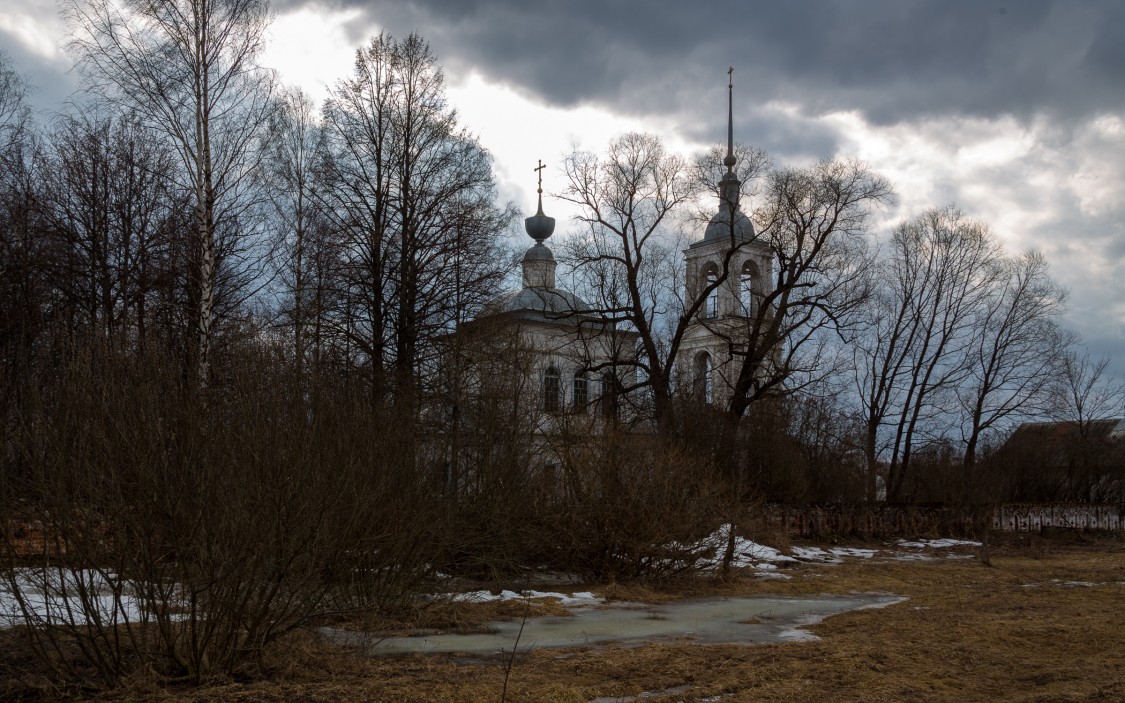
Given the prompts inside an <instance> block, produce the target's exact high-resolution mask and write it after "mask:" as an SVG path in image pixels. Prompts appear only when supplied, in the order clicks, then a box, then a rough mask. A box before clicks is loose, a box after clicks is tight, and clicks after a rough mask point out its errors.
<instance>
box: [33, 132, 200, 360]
mask: <svg viewBox="0 0 1125 703" xmlns="http://www.w3.org/2000/svg"><path fill="white" fill-rule="evenodd" d="M51 137H52V138H51V140H50V142H49V143H48V144H46V145H45V146H44V149H43V151H42V152H41V154H40V156H39V166H38V170H39V172H40V174H41V175H40V181H41V185H40V189H39V197H38V201H39V208H40V212H41V217H42V223H41V228H42V230H43V232H44V234H45V235H46V239H47V247H48V250H49V251H48V257H47V260H46V261H45V262H44V263H45V267H44V268H45V269H46V272H47V275H48V278H49V281H50V283H51V285H52V287H53V289H54V290H55V291H56V294H57V296H58V300H59V301H60V305H59V308H60V309H59V310H58V311H57V312H56V315H59V316H60V317H62V316H63V315H65V317H66V319H65V320H59V322H60V323H61V324H63V325H65V327H66V328H67V329H68V330H69V331H70V332H71V333H72V334H73V333H74V332H77V331H89V332H94V333H96V334H97V335H99V336H103V337H105V338H106V339H112V340H114V341H116V342H119V343H123V344H125V345H134V344H135V345H136V346H138V347H141V348H143V346H144V344H145V341H146V338H147V336H148V334H149V327H150V326H151V322H152V319H151V318H152V315H153V312H154V308H156V307H157V306H158V305H159V304H160V303H159V301H160V300H161V299H167V297H168V296H169V295H170V291H161V290H160V289H161V288H165V287H167V286H170V285H173V284H174V281H175V277H174V276H170V275H168V273H169V272H168V268H169V265H170V251H171V248H172V246H173V240H174V239H175V237H176V236H178V234H179V228H178V226H177V222H178V221H179V220H180V219H182V218H183V216H184V214H185V213H186V211H187V206H186V203H185V202H184V200H183V199H182V198H179V197H177V196H176V195H175V194H174V193H173V189H171V188H169V185H170V181H171V174H172V172H173V156H172V154H171V153H169V151H168V150H166V149H164V148H162V146H161V145H159V144H157V143H155V142H154V141H153V139H152V133H151V132H150V131H148V130H146V129H144V128H142V127H141V126H140V125H139V124H138V123H137V122H136V121H135V120H133V119H131V118H129V117H128V116H121V117H117V118H113V117H105V116H102V115H99V114H96V113H93V112H91V113H88V114H85V115H80V116H72V117H64V118H61V119H60V120H59V124H58V126H57V128H56V129H55V130H54V132H53V133H52V135H51Z"/></svg>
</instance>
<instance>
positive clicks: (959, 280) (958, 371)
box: [853, 207, 1003, 499]
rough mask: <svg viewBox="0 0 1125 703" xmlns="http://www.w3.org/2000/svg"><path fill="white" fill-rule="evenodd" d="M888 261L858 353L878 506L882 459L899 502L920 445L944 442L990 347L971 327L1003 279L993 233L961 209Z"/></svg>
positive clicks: (917, 234)
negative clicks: (973, 366)
mask: <svg viewBox="0 0 1125 703" xmlns="http://www.w3.org/2000/svg"><path fill="white" fill-rule="evenodd" d="M886 256H887V257H888V258H887V259H886V260H884V262H883V264H882V266H881V268H880V269H879V273H878V276H879V280H880V287H879V290H878V293H877V295H876V297H875V302H876V304H875V305H874V306H872V308H871V309H870V311H869V312H868V313H867V317H868V319H867V322H866V328H865V330H864V332H863V334H861V335H860V336H859V337H858V338H857V339H856V343H855V345H854V347H853V349H854V360H855V369H856V372H855V377H854V378H855V382H856V389H857V391H858V392H859V395H860V397H861V398H862V403H863V417H864V423H865V425H866V430H867V431H866V440H865V442H866V446H865V454H866V463H867V472H868V486H867V492H868V498H869V499H874V497H875V474H876V467H877V462H878V461H879V460H880V457H882V456H884V455H885V454H886V455H888V456H887V464H888V466H889V469H888V475H887V495H888V497H889V498H891V499H898V498H901V497H902V490H903V481H904V477H905V476H906V475H907V474H908V472H909V469H910V458H911V453H912V450H913V448H914V446H915V444H916V443H917V442H918V441H920V440H925V441H931V440H936V439H940V438H941V436H940V435H941V434H942V432H944V429H943V427H944V426H945V424H947V423H948V420H949V413H950V412H953V411H954V409H955V408H956V406H957V401H958V395H957V393H958V392H959V391H960V390H961V389H962V385H963V384H964V383H966V381H967V379H968V378H969V377H970V375H971V373H973V372H971V371H970V368H969V366H970V364H969V360H970V359H971V355H972V350H973V346H974V343H979V344H982V345H985V346H987V345H988V343H989V342H987V341H985V340H984V339H983V338H982V337H981V336H980V335H977V334H975V330H976V328H975V327H974V325H973V324H971V322H972V321H973V320H974V319H976V318H978V317H980V318H983V317H984V316H985V315H986V308H987V306H988V305H989V304H990V296H991V295H993V293H994V292H995V291H996V290H998V288H997V286H998V283H997V282H998V281H999V280H1000V273H1001V272H1002V271H1003V267H1002V266H1001V263H1002V258H1001V251H1000V247H999V245H998V244H997V242H996V241H995V239H994V238H993V236H992V234H991V232H990V231H989V230H988V228H987V227H986V226H985V225H984V224H982V223H979V222H976V221H973V220H970V219H968V218H966V217H965V216H964V215H963V214H962V213H961V212H960V211H959V210H957V209H956V208H954V207H947V208H943V209H940V210H930V211H928V212H925V213H923V214H922V215H920V216H918V217H916V218H914V219H912V220H909V221H907V222H905V223H903V224H901V225H899V227H898V228H897V229H896V230H895V232H894V235H893V236H892V238H891V242H890V247H889V253H888V254H886ZM997 371H998V369H996V368H994V369H993V375H995V373H996V372H997ZM980 373H986V372H985V371H980ZM993 382H995V378H993ZM999 392H1000V391H999V389H997V388H992V389H991V390H989V391H988V393H986V395H985V398H984V400H983V401H982V415H981V418H982V422H983V418H984V416H985V413H984V407H985V406H986V405H988V404H989V403H991V402H993V401H994V400H996V395H997V394H998V393H999ZM997 419H998V418H997ZM884 429H888V430H889V432H890V435H889V436H886V435H885V434H884Z"/></svg>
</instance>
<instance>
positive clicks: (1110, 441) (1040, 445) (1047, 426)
mask: <svg viewBox="0 0 1125 703" xmlns="http://www.w3.org/2000/svg"><path fill="white" fill-rule="evenodd" d="M1082 446H1084V447H1085V448H1086V450H1089V449H1090V448H1096V451H1098V452H1102V451H1107V450H1108V451H1110V452H1112V453H1113V454H1114V455H1116V454H1117V452H1116V450H1117V449H1121V448H1125V418H1109V419H1104V420H1091V421H1090V422H1087V423H1085V424H1084V425H1081V424H1079V423H1077V422H1072V421H1064V422H1025V423H1023V424H1022V425H1020V426H1019V427H1017V428H1016V431H1015V432H1013V433H1012V436H1011V437H1009V438H1008V441H1007V442H1005V443H1004V446H1003V448H1002V450H1001V451H1005V452H1021V453H1027V452H1033V453H1035V454H1037V455H1039V456H1040V457H1042V458H1044V459H1046V460H1047V462H1048V464H1050V465H1055V466H1063V465H1065V464H1067V463H1068V455H1069V454H1070V452H1071V451H1073V450H1074V449H1075V448H1078V447H1082ZM1103 456H1109V455H1103Z"/></svg>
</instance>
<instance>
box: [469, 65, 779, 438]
mask: <svg viewBox="0 0 1125 703" xmlns="http://www.w3.org/2000/svg"><path fill="white" fill-rule="evenodd" d="M730 88H731V87H730V86H729V85H728V91H729V90H730ZM723 164H724V165H725V166H726V168H727V171H726V174H725V175H724V176H723V178H722V180H721V181H720V184H719V188H718V190H719V192H718V196H719V207H718V209H717V211H716V213H715V214H714V216H713V217H712V218H711V220H710V222H709V223H708V224H707V227H706V229H705V231H704V234H703V238H702V239H700V240H699V241H697V242H694V243H693V244H691V245H690V246H689V247H688V248H687V249H686V250H685V251H684V266H685V272H684V274H685V275H684V281H685V285H686V288H687V290H685V291H683V292H684V293H685V296H684V299H685V300H687V301H701V305H699V307H698V310H697V312H696V313H695V315H694V316H693V317H692V319H691V320H690V322H689V325H688V327H687V328H686V330H685V333H684V336H683V338H682V341H681V346H680V351H679V355H678V357H677V359H678V362H677V374H676V377H677V383H678V384H679V385H680V388H679V390H680V391H681V392H690V393H692V394H693V395H694V396H695V398H696V399H698V400H701V401H703V402H705V403H707V404H710V405H714V406H716V407H721V406H723V405H725V404H726V402H727V401H728V400H729V399H730V396H731V393H732V389H733V387H734V383H735V381H736V380H737V373H738V370H739V367H740V366H741V363H740V361H741V358H740V354H739V352H740V344H739V340H742V339H746V338H747V334H748V326H749V325H752V324H753V323H754V322H753V321H754V319H755V318H756V317H757V316H758V313H759V311H760V306H762V305H763V304H765V302H764V301H765V299H766V297H767V293H768V291H769V290H770V281H771V278H772V274H773V271H772V265H771V264H772V254H771V250H770V248H769V246H768V244H766V243H764V242H763V241H762V240H761V239H760V238H759V237H757V235H756V232H755V230H754V225H753V223H752V222H751V221H750V218H749V217H747V216H746V214H745V213H743V211H742V209H741V207H740V202H739V201H740V191H741V183H740V182H739V180H738V177H737V176H736V174H735V172H734V166H735V165H736V164H737V161H736V158H735V156H734V143H733V96H732V95H730V94H729V93H728V129H727V154H726V158H724V160H723ZM542 168H543V166H542V164H541V163H540V165H539V168H538V169H536V170H538V171H540V173H541V171H542ZM538 193H539V197H538V209H537V211H536V214H535V215H533V216H531V217H528V218H527V219H526V220H525V222H524V226H525V229H526V231H527V234H528V236H530V237H531V239H532V240H534V244H533V245H532V246H531V247H529V248H528V249H527V251H526V252H525V253H524V256H523V260H522V268H523V277H522V287H521V288H520V289H519V290H516V291H512V292H509V293H506V294H503V295H501V296H500V297H498V298H496V299H495V300H493V301H491V302H490V303H488V304H487V305H486V306H485V307H484V308H483V309H482V311H481V313H480V314H479V315H478V316H477V318H476V319H475V320H474V321H473V323H471V324H470V325H469V327H472V328H474V329H477V330H485V329H487V330H488V333H489V334H501V335H503V333H504V332H507V333H508V334H509V335H511V336H512V337H511V338H512V340H513V343H514V345H515V346H514V347H513V350H514V351H513V352H512V353H513V355H517V356H519V357H520V359H521V362H522V364H523V366H522V371H521V373H522V374H524V375H525V376H526V377H528V381H529V383H528V384H527V386H528V388H526V389H525V390H527V391H528V395H529V397H532V398H533V401H532V403H531V405H534V406H535V409H536V410H537V411H538V412H539V415H540V420H539V427H540V430H541V431H544V432H550V431H552V430H553V429H555V428H556V427H557V426H558V424H559V420H558V418H560V417H562V416H574V415H589V416H591V417H602V418H606V417H618V418H620V417H621V413H622V412H623V404H622V403H621V402H620V400H621V394H622V392H623V390H624V389H627V388H629V387H630V386H633V385H635V383H634V381H635V380H636V378H637V377H636V373H637V372H636V364H635V361H636V354H637V341H638V338H637V334H636V333H635V332H633V331H630V330H628V329H623V328H622V327H621V326H620V325H617V324H614V323H608V322H606V321H604V319H603V318H602V317H601V315H600V313H599V311H596V310H592V309H591V308H590V306H588V305H587V304H586V302H585V301H583V300H582V299H581V298H580V297H578V296H577V295H575V294H574V293H572V292H570V291H567V290H565V289H563V288H560V287H559V286H558V285H557V281H556V267H557V264H556V261H555V258H554V254H553V253H552V252H551V249H550V248H549V247H548V246H547V244H546V242H547V240H548V239H549V238H550V237H551V235H552V234H553V232H554V228H555V220H554V218H552V217H548V216H547V215H546V214H544V212H543V188H542V176H540V181H539V190H538ZM625 412H627V411H625Z"/></svg>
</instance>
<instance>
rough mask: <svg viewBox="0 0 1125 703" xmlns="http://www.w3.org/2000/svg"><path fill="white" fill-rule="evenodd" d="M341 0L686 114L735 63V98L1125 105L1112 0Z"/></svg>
mask: <svg viewBox="0 0 1125 703" xmlns="http://www.w3.org/2000/svg"><path fill="white" fill-rule="evenodd" d="M292 1H293V0H290V2H292ZM344 4H348V5H351V6H356V7H362V8H364V9H365V10H366V11H367V15H368V19H370V20H372V21H374V22H376V23H378V24H379V25H380V26H383V27H386V28H387V29H388V30H389V31H391V32H392V33H394V34H404V33H407V32H409V31H412V30H418V31H420V32H421V33H422V34H423V35H424V36H425V37H426V38H428V39H429V40H430V41H431V43H432V44H433V45H434V47H435V49H436V50H437V51H438V53H439V54H440V55H441V60H442V61H443V62H444V63H445V64H446V66H448V67H449V68H451V69H453V70H454V71H457V70H458V69H459V68H460V67H465V66H472V67H473V68H474V69H476V70H478V71H481V72H483V73H484V74H485V75H486V76H488V77H490V78H492V79H494V80H500V81H503V82H505V83H508V84H510V85H513V86H515V87H517V88H519V89H522V90H525V91H527V92H530V93H532V94H534V95H536V96H539V97H540V98H541V99H544V100H547V101H549V102H551V103H553V104H556V105H562V106H568V105H573V104H577V103H600V104H604V105H606V106H608V107H610V108H611V109H613V110H614V111H616V112H626V113H632V114H653V113H654V112H657V113H659V112H669V113H676V114H680V115H682V114H685V113H688V114H690V113H692V112H695V108H696V103H698V102H699V100H700V98H701V96H702V95H704V94H705V91H704V89H703V88H702V86H701V84H702V85H706V86H709V85H711V84H719V85H721V82H722V79H723V69H724V68H725V67H726V66H727V65H728V64H734V65H735V66H736V71H737V73H736V78H737V79H738V83H739V86H740V87H741V88H742V89H743V91H744V92H742V93H741V95H742V96H743V97H744V99H750V98H751V97H752V98H753V99H754V100H758V101H763V102H764V101H767V100H771V99H780V100H784V101H787V102H793V103H796V104H800V105H801V106H802V107H803V108H804V109H806V110H809V111H812V112H814V113H823V112H829V111H834V110H858V111H860V112H862V113H863V114H864V115H865V117H866V118H867V119H868V120H869V121H872V122H876V123H888V122H897V121H901V120H910V119H913V118H916V117H918V116H920V115H932V116H941V115H948V114H966V115H973V116H981V117H993V116H996V115H999V114H1012V115H1015V116H1017V117H1026V116H1028V115H1031V114H1033V113H1041V112H1046V113H1049V114H1051V115H1052V116H1053V117H1054V118H1055V119H1060V120H1063V121H1065V120H1067V119H1068V118H1070V117H1081V116H1085V115H1088V114H1091V113H1097V112H1102V111H1116V110H1120V109H1122V107H1125V79H1123V76H1125V48H1123V39H1125V3H1121V2H1118V1H1117V0H1105V1H1103V2H1094V1H1091V2H1083V3H1077V2H1064V1H1060V2H1051V1H1050V0H1008V1H1005V2H999V1H996V0H991V1H990V0H983V1H980V2H951V1H950V0H929V1H925V2H923V1H918V2H911V1H909V0H850V1H849V0H842V1H841V0H836V1H830V0H821V1H819V2H812V1H810V2H799V3H780V2H774V1H772V0H771V2H683V1H682V0H657V1H651V2H644V3H640V2H620V1H617V2H615V1H613V0H609V1H608V2H607V1H606V0H578V1H574V2H559V3H528V2H526V1H525V0H483V1H481V2H465V1H463V0H415V1H414V2H408V3H403V2H401V0H344ZM279 9H281V10H283V9H284V8H279ZM704 131H708V132H710V130H704Z"/></svg>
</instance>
